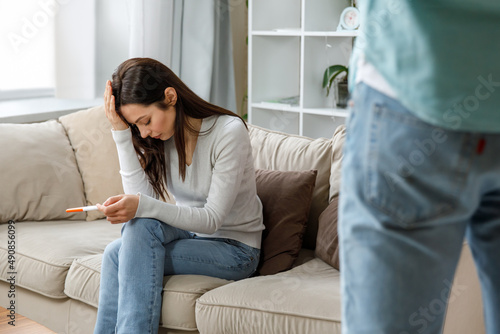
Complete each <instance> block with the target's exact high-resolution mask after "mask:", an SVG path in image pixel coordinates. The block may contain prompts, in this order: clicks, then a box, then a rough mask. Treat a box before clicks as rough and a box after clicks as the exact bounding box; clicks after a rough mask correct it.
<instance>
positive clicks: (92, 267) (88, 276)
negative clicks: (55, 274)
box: [64, 254, 102, 308]
mask: <svg viewBox="0 0 500 334" xmlns="http://www.w3.org/2000/svg"><path fill="white" fill-rule="evenodd" d="M101 263H102V254H94V255H88V256H84V257H82V258H80V259H76V260H75V261H73V263H72V264H71V267H70V268H69V271H68V275H67V277H66V282H65V285H64V293H65V294H66V295H67V296H68V297H70V298H72V299H76V300H79V301H81V302H83V303H85V304H88V305H91V306H94V307H95V308H97V305H98V304H99V286H100V282H101Z"/></svg>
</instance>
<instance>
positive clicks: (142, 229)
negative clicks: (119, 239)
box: [122, 218, 162, 236]
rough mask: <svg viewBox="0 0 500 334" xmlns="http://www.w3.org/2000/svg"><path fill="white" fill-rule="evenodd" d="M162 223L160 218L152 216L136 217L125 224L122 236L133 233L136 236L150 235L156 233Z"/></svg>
mask: <svg viewBox="0 0 500 334" xmlns="http://www.w3.org/2000/svg"><path fill="white" fill-rule="evenodd" d="M160 224H162V223H161V222H160V221H159V220H156V219H151V218H134V219H132V220H130V221H128V222H126V223H125V224H124V225H123V228H122V236H125V235H126V234H133V235H134V236H143V235H150V234H151V233H156V231H157V230H158V227H159V226H160Z"/></svg>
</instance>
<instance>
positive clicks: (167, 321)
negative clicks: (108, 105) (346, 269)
mask: <svg viewBox="0 0 500 334" xmlns="http://www.w3.org/2000/svg"><path fill="white" fill-rule="evenodd" d="M344 134H345V131H344V128H343V127H339V128H338V129H337V131H336V133H335V134H333V137H332V138H330V139H317V140H312V139H309V138H305V137H299V136H291V135H286V134H282V133H277V132H273V131H268V130H265V129H262V128H258V127H255V126H250V136H251V140H252V146H253V153H254V157H255V166H256V168H259V169H273V170H309V169H316V170H318V175H317V179H316V185H315V189H314V193H313V200H312V205H311V211H310V214H309V220H308V225H307V229H306V232H305V235H304V242H303V249H302V250H301V252H300V255H299V257H298V259H297V260H296V261H295V263H294V268H293V269H291V270H287V271H285V272H281V273H279V274H276V275H269V276H257V277H253V278H249V279H245V280H242V281H238V282H230V281H226V280H222V279H217V278H211V277H205V276H194V275H193V276H190V275H181V276H170V277H166V278H165V286H164V292H163V309H162V319H161V321H162V325H161V329H160V332H161V333H185V332H191V333H197V332H200V333H216V334H222V333H255V334H265V333H272V334H280V333H304V334H306V333H307V334H314V333H321V334H322V333H340V327H341V326H340V285H339V272H338V271H337V270H336V269H334V268H333V267H331V266H329V265H328V264H326V263H325V262H323V261H322V260H320V259H318V258H315V257H314V251H313V249H314V246H315V241H316V234H317V220H318V216H319V215H320V213H321V212H322V211H323V210H324V209H325V207H326V206H327V204H328V202H329V201H330V200H331V199H332V198H334V197H335V196H338V189H339V182H340V161H341V147H342V143H343V140H344ZM0 164H1V165H0V179H1V184H2V191H1V192H0V223H1V224H0V280H1V281H0V306H3V307H9V306H10V305H11V302H14V305H15V309H16V312H18V313H19V314H22V315H25V316H27V317H29V318H31V319H33V320H35V321H37V322H40V323H42V324H44V325H45V326H47V327H49V328H51V329H52V330H54V331H55V332H57V333H71V334H76V333H92V330H93V326H94V323H95V319H96V311H97V310H96V307H97V303H98V291H99V276H100V264H101V256H102V252H103V250H104V248H105V246H106V245H107V244H108V243H109V242H111V241H112V240H114V239H116V238H118V237H119V236H120V227H121V226H120V225H111V224H109V223H108V222H107V221H106V220H104V219H103V217H102V216H100V214H99V213H98V212H88V213H87V214H85V213H77V214H67V213H65V211H64V210H65V209H66V208H67V207H74V206H81V205H91V204H95V203H97V202H101V203H102V201H104V200H105V199H106V198H107V197H108V196H111V195H114V194H118V193H122V192H123V190H122V186H121V180H120V176H119V173H118V169H119V166H118V161H117V155H116V150H115V147H114V143H113V141H112V138H111V133H110V127H109V124H108V122H107V120H106V119H105V118H104V114H103V110H102V108H100V107H98V108H92V109H89V110H83V111H80V112H77V113H73V114H70V115H67V116H63V117H61V118H60V119H59V120H52V121H47V122H44V123H37V124H26V125H14V124H0ZM276 191H277V192H278V191H279V189H276ZM9 220H14V221H15V223H10V224H9V223H8V222H9ZM9 241H14V245H15V249H13V248H12V247H11V249H10V255H14V257H10V258H9V246H8V245H9V244H8V242H9ZM11 245H12V244H11ZM9 260H10V262H9ZM11 265H12V266H13V267H10V266H11ZM12 278H13V279H14V280H15V282H14V281H13V280H12ZM366 279H367V280H368V279H370V277H366ZM11 283H15V285H11ZM13 294H15V296H13ZM452 296H453V298H452V302H451V303H450V305H449V308H448V310H447V318H446V325H445V333H454V334H460V333H474V334H477V333H483V332H484V327H483V325H482V312H481V304H480V302H481V300H480V292H479V288H478V281H477V278H476V274H475V270H474V266H473V263H472V259H471V254H470V251H469V249H468V247H467V245H466V244H464V248H463V253H462V257H461V260H460V264H459V268H458V272H457V276H456V282H455V285H454V288H453V289H452ZM424 307H425V306H424Z"/></svg>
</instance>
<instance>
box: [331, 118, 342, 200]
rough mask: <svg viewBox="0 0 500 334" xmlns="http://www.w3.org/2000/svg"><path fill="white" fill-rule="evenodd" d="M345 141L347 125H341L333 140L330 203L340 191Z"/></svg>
mask: <svg viewBox="0 0 500 334" xmlns="http://www.w3.org/2000/svg"><path fill="white" fill-rule="evenodd" d="M344 141H345V125H344V124H342V125H339V126H338V127H337V129H335V133H334V134H333V138H332V169H331V172H330V201H332V200H333V198H334V197H335V196H338V194H339V191H340V176H341V169H342V156H343V153H342V149H343V146H344Z"/></svg>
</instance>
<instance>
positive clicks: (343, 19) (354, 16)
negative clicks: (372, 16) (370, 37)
mask: <svg viewBox="0 0 500 334" xmlns="http://www.w3.org/2000/svg"><path fill="white" fill-rule="evenodd" d="M358 27H359V10H358V9H357V8H356V7H347V8H346V9H344V10H343V11H342V14H340V22H339V26H338V27H337V30H355V29H357V28H358Z"/></svg>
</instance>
